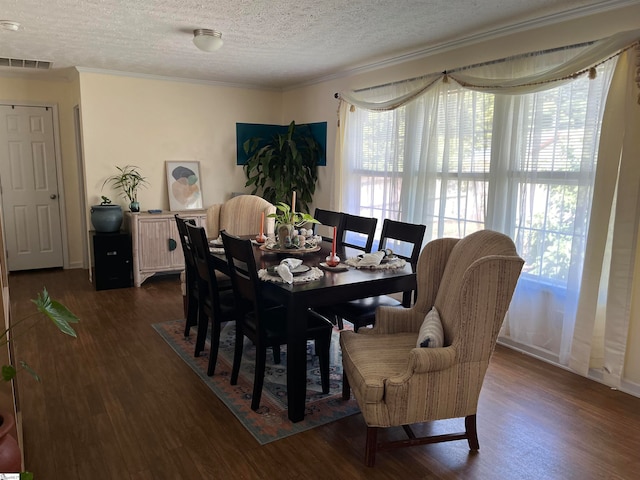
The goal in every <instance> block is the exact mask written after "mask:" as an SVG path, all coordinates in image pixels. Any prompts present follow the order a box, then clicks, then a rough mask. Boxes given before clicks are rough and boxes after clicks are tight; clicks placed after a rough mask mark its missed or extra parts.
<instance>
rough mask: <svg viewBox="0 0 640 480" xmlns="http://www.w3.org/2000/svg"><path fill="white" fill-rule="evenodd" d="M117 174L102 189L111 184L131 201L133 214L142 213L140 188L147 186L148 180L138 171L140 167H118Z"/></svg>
mask: <svg viewBox="0 0 640 480" xmlns="http://www.w3.org/2000/svg"><path fill="white" fill-rule="evenodd" d="M116 169H117V170H118V173H117V174H114V175H111V176H110V177H109V178H107V179H106V180H105V181H104V183H103V184H102V188H104V186H105V185H106V184H108V183H109V184H111V187H112V188H115V189H120V190H122V196H123V197H125V198H126V199H127V200H129V208H130V209H131V211H132V212H139V211H140V203H138V188H140V187H146V186H147V179H146V178H145V177H143V176H142V175H141V174H140V172H139V171H138V167H136V166H133V165H126V166H124V167H118V166H116Z"/></svg>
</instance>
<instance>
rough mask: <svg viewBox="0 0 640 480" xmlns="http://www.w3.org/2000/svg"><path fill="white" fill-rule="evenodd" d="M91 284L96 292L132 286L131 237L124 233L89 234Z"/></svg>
mask: <svg viewBox="0 0 640 480" xmlns="http://www.w3.org/2000/svg"><path fill="white" fill-rule="evenodd" d="M91 244H92V245H91V246H92V250H93V284H94V285H95V287H96V290H107V289H110V288H126V287H131V286H132V285H133V279H132V277H133V273H132V272H133V269H132V264H133V260H132V253H131V237H130V236H129V234H128V233H126V232H115V233H98V232H91Z"/></svg>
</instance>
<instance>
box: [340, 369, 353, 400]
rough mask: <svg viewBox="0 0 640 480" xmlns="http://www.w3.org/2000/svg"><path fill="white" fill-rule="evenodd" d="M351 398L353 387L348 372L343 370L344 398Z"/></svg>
mask: <svg viewBox="0 0 640 480" xmlns="http://www.w3.org/2000/svg"><path fill="white" fill-rule="evenodd" d="M350 398H351V387H349V379H348V378H347V373H346V372H345V371H344V370H343V371H342V399H343V400H349V399H350Z"/></svg>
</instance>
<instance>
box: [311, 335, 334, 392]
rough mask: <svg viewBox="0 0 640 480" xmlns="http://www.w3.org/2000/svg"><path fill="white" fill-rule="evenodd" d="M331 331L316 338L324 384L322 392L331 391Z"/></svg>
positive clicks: (321, 377) (321, 379) (321, 376)
mask: <svg viewBox="0 0 640 480" xmlns="http://www.w3.org/2000/svg"><path fill="white" fill-rule="evenodd" d="M331 332H332V330H329V331H328V332H327V335H322V336H319V337H318V338H316V341H315V344H316V354H317V355H318V358H319V360H320V381H321V384H322V393H329V388H330V381H329V380H330V379H329V357H330V356H331V355H330V349H331Z"/></svg>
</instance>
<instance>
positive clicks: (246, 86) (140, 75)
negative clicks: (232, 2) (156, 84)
mask: <svg viewBox="0 0 640 480" xmlns="http://www.w3.org/2000/svg"><path fill="white" fill-rule="evenodd" d="M75 68H76V70H77V71H78V72H80V73H97V74H100V75H114V76H119V77H129V78H131V77H133V78H141V79H145V80H158V81H161V82H179V83H194V84H197V85H212V86H216V87H227V88H242V89H245V90H246V89H249V90H270V91H276V92H281V91H282V88H279V87H268V86H264V85H253V84H246V83H233V82H218V81H215V80H201V79H196V78H186V77H172V76H166V75H154V74H150V73H134V72H123V71H120V70H108V69H102V68H91V67H75Z"/></svg>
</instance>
